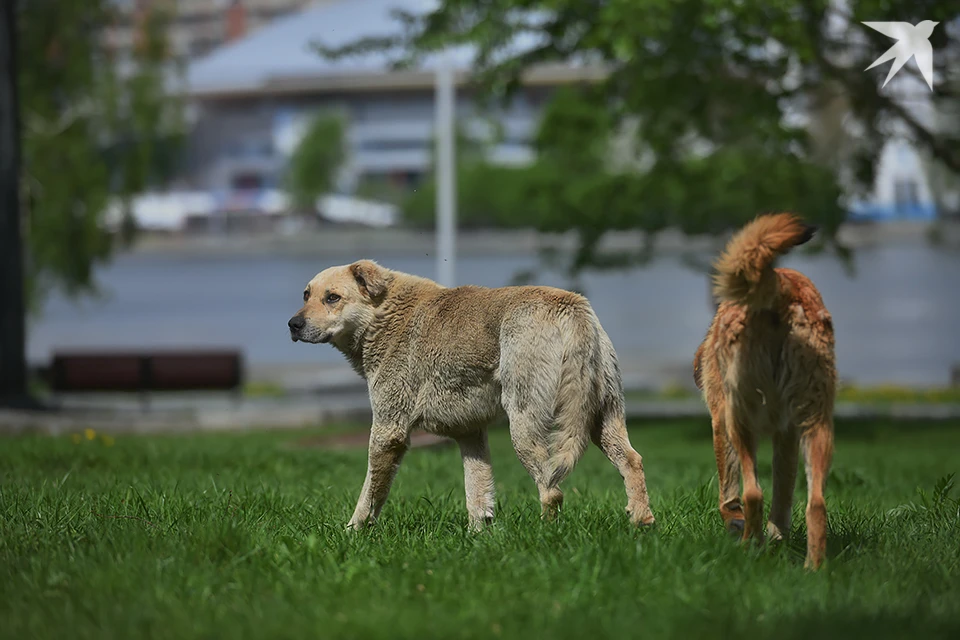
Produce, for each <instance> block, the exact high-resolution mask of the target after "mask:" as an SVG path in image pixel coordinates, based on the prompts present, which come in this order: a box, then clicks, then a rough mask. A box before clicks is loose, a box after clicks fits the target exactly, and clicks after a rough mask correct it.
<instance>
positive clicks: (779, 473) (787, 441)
mask: <svg viewBox="0 0 960 640" xmlns="http://www.w3.org/2000/svg"><path fill="white" fill-rule="evenodd" d="M799 449H800V438H799V432H798V431H797V430H796V429H794V428H788V429H787V430H785V431H781V430H777V431H776V432H775V433H774V434H773V500H772V502H771V504H770V520H769V521H768V522H767V536H768V537H770V538H772V539H775V540H783V539H786V538H787V537H789V536H790V517H791V515H792V513H791V512H792V511H793V491H794V489H795V488H796V484H797V456H798V454H799Z"/></svg>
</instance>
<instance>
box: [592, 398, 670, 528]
mask: <svg viewBox="0 0 960 640" xmlns="http://www.w3.org/2000/svg"><path fill="white" fill-rule="evenodd" d="M591 436H592V439H593V442H594V444H596V445H597V446H598V447H600V450H601V451H603V453H604V454H605V455H606V456H607V459H608V460H610V462H612V463H613V466H615V467H616V468H617V471H619V472H620V475H621V476H622V477H623V484H624V487H625V488H626V490H627V513H628V514H629V515H630V522H631V523H633V524H634V526H647V525H652V524H653V523H654V521H655V518H654V517H653V511H651V510H650V496H649V495H647V480H646V476H645V475H644V473H643V458H641V457H640V454H639V453H637V452H636V450H635V449H634V448H633V446H632V445H631V444H630V436H629V435H628V434H627V423H626V420H625V418H624V411H623V404H622V402H616V403H615V404H614V405H613V406H611V407H608V408H607V410H606V411H604V413H603V415H602V416H601V418H600V421H599V423H598V424H597V427H596V428H595V429H594V430H593V432H592V433H591Z"/></svg>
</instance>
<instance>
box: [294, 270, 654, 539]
mask: <svg viewBox="0 0 960 640" xmlns="http://www.w3.org/2000/svg"><path fill="white" fill-rule="evenodd" d="M303 300H304V305H303V308H302V309H300V311H299V312H297V314H296V315H295V316H293V318H291V319H290V322H289V327H290V335H291V337H292V338H293V340H294V341H297V340H300V341H303V342H311V343H328V342H329V343H331V344H333V345H334V346H335V347H336V348H337V349H339V350H340V351H341V352H343V354H344V355H345V356H346V357H347V359H348V360H349V361H350V363H351V364H352V365H353V367H354V369H356V371H357V372H358V373H359V374H360V375H361V376H363V377H364V378H365V379H366V381H367V385H368V387H369V390H370V401H371V404H372V408H373V426H372V429H371V432H370V445H369V462H368V467H367V477H366V480H365V481H364V483H363V489H362V490H361V492H360V499H359V501H358V502H357V508H356V510H355V511H354V514H353V517H352V518H351V519H350V522H349V525H348V526H349V527H350V528H357V527H360V526H363V525H364V524H366V523H368V522H369V521H372V520H375V519H376V518H377V516H378V515H379V514H380V510H381V508H382V507H383V504H384V502H385V501H386V499H387V494H388V493H389V491H390V485H391V483H392V482H393V478H394V476H395V474H396V472H397V468H398V466H399V465H400V461H401V460H402V458H403V455H404V453H405V452H406V450H407V447H408V445H409V439H410V432H411V431H412V430H413V429H415V428H422V429H424V430H426V431H428V432H431V433H435V434H438V435H442V436H447V437H450V438H453V439H454V440H456V441H457V443H458V444H459V446H460V452H461V455H462V456H463V467H464V484H465V488H466V497H467V512H468V514H469V518H470V524H471V526H473V527H474V528H481V527H482V526H483V525H484V524H485V523H488V522H490V521H492V519H493V515H494V506H495V503H494V484H493V472H492V469H491V467H490V453H489V449H488V447H487V425H488V424H489V423H490V422H491V421H493V420H495V419H497V418H498V417H501V416H503V414H504V413H506V416H507V417H508V418H509V421H510V435H511V438H512V440H513V445H514V448H515V449H516V452H517V456H518V457H519V458H520V461H521V462H522V463H523V465H524V466H525V467H526V469H527V471H528V472H529V473H530V476H531V477H532V478H533V480H534V482H535V483H536V485H537V489H538V490H539V492H540V503H541V507H542V513H543V515H544V516H545V517H552V516H554V515H555V514H556V513H557V511H559V509H560V507H561V505H562V503H563V494H562V493H561V491H560V489H559V488H558V485H559V484H560V483H561V482H562V481H563V479H564V478H565V477H566V476H567V475H568V474H569V473H570V472H571V471H572V470H573V467H574V465H575V464H576V463H577V461H578V460H579V459H580V456H581V455H582V454H583V452H584V450H585V449H586V447H587V444H588V442H589V440H590V439H591V438H592V440H593V442H595V443H596V444H597V446H599V447H600V448H601V449H602V450H603V452H604V453H605V454H606V456H607V457H608V458H609V459H610V461H611V462H612V463H613V464H614V466H616V467H617V469H618V470H619V471H620V475H621V476H623V479H624V484H625V485H626V490H627V512H628V513H629V514H630V520H631V521H632V522H633V523H634V524H635V525H647V524H652V523H653V521H654V517H653V513H652V512H651V511H650V504H649V499H648V497H647V488H646V482H645V480H644V474H643V463H642V461H641V458H640V455H639V454H638V453H637V452H636V451H634V449H633V447H632V446H631V445H630V440H629V438H628V436H627V429H626V423H625V421H624V401H623V388H622V384H621V380H620V369H619V365H618V363H617V356H616V353H615V352H614V350H613V345H612V344H611V342H610V339H609V338H608V337H607V334H606V333H605V332H604V330H603V328H602V327H601V326H600V322H599V321H598V320H597V316H596V315H595V314H594V312H593V309H592V308H591V307H590V303H589V302H587V300H586V299H585V298H583V297H582V296H579V295H577V294H575V293H571V292H569V291H563V290H560V289H554V288H549V287H505V288H500V289H487V288H483V287H474V286H466V287H457V288H453V289H448V288H445V287H442V286H440V285H438V284H437V283H435V282H433V281H431V280H427V279H425V278H419V277H417V276H413V275H408V274H405V273H400V272H397V271H391V270H389V269H385V268H383V267H381V266H380V265H378V264H376V263H375V262H372V261H370V260H361V261H359V262H356V263H354V264H351V265H346V266H340V267H332V268H330V269H327V270H325V271H323V272H321V273H319V274H318V275H317V276H316V277H315V278H314V279H313V280H311V281H310V284H308V285H307V288H306V289H305V290H304V292H303Z"/></svg>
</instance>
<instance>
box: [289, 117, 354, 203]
mask: <svg viewBox="0 0 960 640" xmlns="http://www.w3.org/2000/svg"><path fill="white" fill-rule="evenodd" d="M344 130H345V125H344V121H343V118H341V117H340V116H337V115H330V114H320V115H318V116H315V117H314V118H313V119H312V120H311V121H310V124H308V125H307V130H306V132H305V133H304V134H303V138H301V139H300V142H299V143H298V144H297V148H296V149H295V150H294V151H293V154H292V155H291V156H290V163H289V165H288V166H287V172H286V186H287V191H288V193H289V194H290V199H291V200H292V202H293V206H294V207H296V208H297V209H300V210H302V211H311V212H312V211H315V210H316V202H317V198H319V197H320V196H322V195H324V194H326V193H329V192H330V191H331V190H332V188H333V186H334V181H335V180H336V177H337V173H338V172H339V171H340V168H341V166H342V165H343V162H344V160H345V158H346V145H345V133H344Z"/></svg>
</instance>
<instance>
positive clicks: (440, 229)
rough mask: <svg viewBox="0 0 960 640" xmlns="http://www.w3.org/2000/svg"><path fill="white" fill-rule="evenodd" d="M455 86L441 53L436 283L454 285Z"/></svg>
mask: <svg viewBox="0 0 960 640" xmlns="http://www.w3.org/2000/svg"><path fill="white" fill-rule="evenodd" d="M455 101H456V86H455V84H454V67H453V61H452V59H451V57H450V55H449V54H447V53H444V54H443V55H442V57H441V59H440V65H439V67H438V68H437V77H436V100H435V102H434V110H435V112H436V138H437V153H436V157H437V160H436V171H437V281H438V282H439V283H440V284H441V285H443V286H445V287H454V286H456V252H457V247H456V240H457V180H456V170H457V167H456V159H455V155H454V143H455V141H454V138H455V135H454V107H455Z"/></svg>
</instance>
